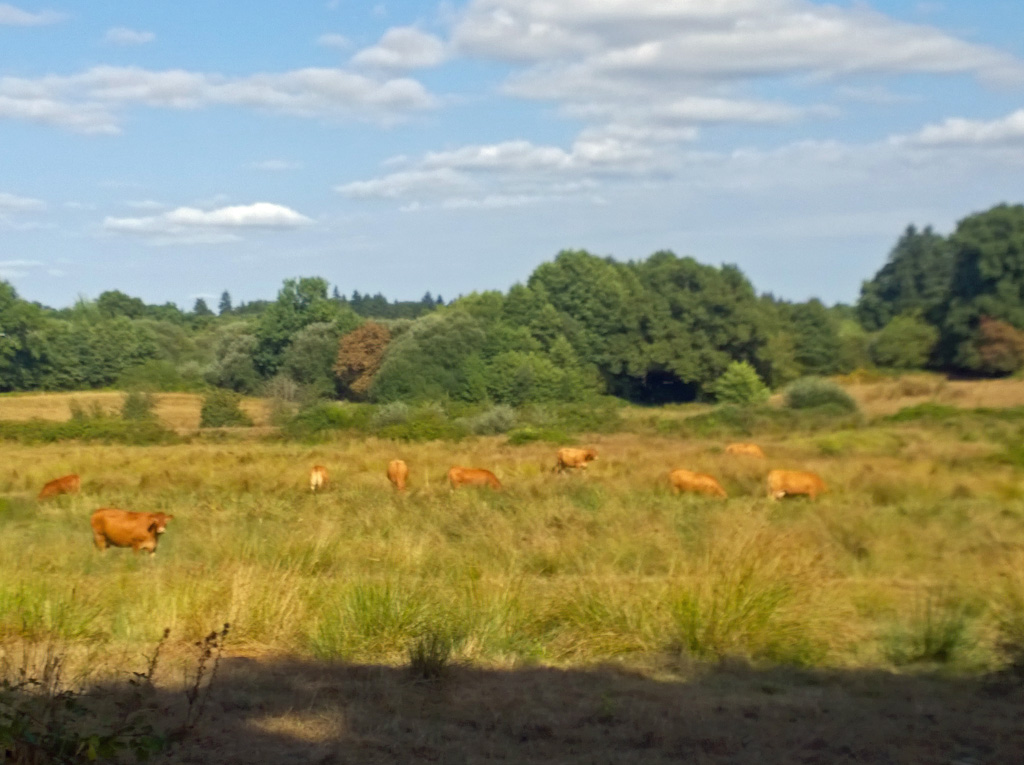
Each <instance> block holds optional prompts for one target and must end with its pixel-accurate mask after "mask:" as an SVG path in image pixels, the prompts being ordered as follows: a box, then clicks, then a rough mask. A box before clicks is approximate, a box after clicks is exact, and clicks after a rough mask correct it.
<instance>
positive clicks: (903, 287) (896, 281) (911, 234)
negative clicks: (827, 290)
mask: <svg viewBox="0 0 1024 765" xmlns="http://www.w3.org/2000/svg"><path fill="white" fill-rule="evenodd" d="M953 257H954V256H953V248H952V246H951V245H950V242H949V241H948V240H947V239H945V238H944V237H942V236H940V235H938V234H936V233H935V232H933V231H932V229H931V227H925V229H924V230H923V231H920V232H919V231H918V230H917V229H916V228H915V227H914V226H908V227H907V230H906V231H904V232H903V236H901V237H900V239H899V241H897V242H896V246H895V247H893V249H892V251H891V252H890V253H889V259H888V260H887V261H886V263H885V265H884V266H882V268H881V270H880V271H879V272H878V273H877V274H875V276H874V277H873V278H872V279H871V280H870V281H866V282H864V283H863V284H862V285H861V289H860V300H858V301H857V318H858V319H859V320H860V322H861V324H863V325H864V327H865V329H868V330H877V329H881V328H882V327H884V326H885V325H886V324H888V323H889V322H890V321H891V320H892V318H893V317H895V316H899V315H900V314H912V313H917V314H919V315H920V316H922V317H924V319H925V320H926V321H928V322H929V323H932V324H935V323H937V322H938V319H939V312H940V311H941V309H942V306H943V305H944V304H945V302H946V301H947V300H948V298H949V291H950V286H951V280H952V276H953Z"/></svg>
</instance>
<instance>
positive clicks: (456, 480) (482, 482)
mask: <svg viewBox="0 0 1024 765" xmlns="http://www.w3.org/2000/svg"><path fill="white" fill-rule="evenodd" d="M448 483H450V484H451V485H452V488H453V489H457V488H459V487H460V486H490V487H491V488H492V489H500V488H501V481H499V480H498V479H497V477H496V476H495V475H494V473H492V472H491V471H490V470H484V469H483V468H466V467H459V466H458V465H453V466H452V468H451V469H450V470H449V471H448Z"/></svg>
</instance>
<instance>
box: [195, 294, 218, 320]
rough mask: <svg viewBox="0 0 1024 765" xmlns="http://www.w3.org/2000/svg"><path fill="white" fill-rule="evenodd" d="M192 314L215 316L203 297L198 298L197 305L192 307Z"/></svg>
mask: <svg viewBox="0 0 1024 765" xmlns="http://www.w3.org/2000/svg"><path fill="white" fill-rule="evenodd" d="M192 313H193V314H194V315H196V316H213V311H211V310H210V307H209V306H208V305H206V301H205V300H204V299H203V298H201V297H199V298H196V302H195V305H193V306H192Z"/></svg>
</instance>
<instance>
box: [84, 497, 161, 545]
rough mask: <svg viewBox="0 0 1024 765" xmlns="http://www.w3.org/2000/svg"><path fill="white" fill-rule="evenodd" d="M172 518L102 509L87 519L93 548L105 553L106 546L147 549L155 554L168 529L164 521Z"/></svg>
mask: <svg viewBox="0 0 1024 765" xmlns="http://www.w3.org/2000/svg"><path fill="white" fill-rule="evenodd" d="M173 517H174V516H173V515H167V514H166V513H133V512H129V511H128V510H116V509H114V508H110V507H101V508H100V509H99V510H97V511H96V512H95V513H93V514H92V517H91V518H90V519H89V524H90V525H91V526H92V539H93V542H95V543H96V547H98V548H99V549H100V550H106V549H107V546H108V545H113V546H114V547H130V548H132V550H133V551H135V552H136V553H137V552H138V551H139V550H148V551H149V554H150V555H156V543H157V542H158V541H159V540H160V535H161V534H163V533H164V531H165V530H166V529H167V521H169V520H171V518H173Z"/></svg>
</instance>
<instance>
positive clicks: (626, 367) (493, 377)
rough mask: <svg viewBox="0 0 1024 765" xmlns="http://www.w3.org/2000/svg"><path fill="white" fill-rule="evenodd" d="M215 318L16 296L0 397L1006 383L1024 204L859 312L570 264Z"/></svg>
mask: <svg viewBox="0 0 1024 765" xmlns="http://www.w3.org/2000/svg"><path fill="white" fill-rule="evenodd" d="M217 308H218V310H217V312H214V311H213V310H212V309H211V308H210V307H209V306H208V305H207V303H206V301H205V300H204V299H201V298H200V299H198V300H197V301H196V303H195V305H194V306H193V309H192V310H191V311H182V310H180V309H179V308H178V307H177V306H176V305H174V304H173V303H166V304H164V305H147V304H146V303H144V302H143V301H142V300H140V299H139V298H135V297H131V296H128V295H126V294H124V293H122V292H119V291H108V292H104V293H103V294H101V295H100V296H99V297H98V298H97V299H96V300H93V301H87V300H80V301H78V302H77V303H76V304H75V305H73V306H71V307H69V308H64V309H51V308H47V307H45V306H41V305H38V304H35V303H31V302H28V301H25V300H23V299H21V298H20V297H19V296H18V295H17V293H16V291H15V290H14V288H13V287H12V286H11V285H10V284H8V283H6V282H0V390H4V391H14V390H77V389H86V388H98V387H105V386H114V385H117V386H125V387H143V388H150V389H162V390H188V389H200V388H203V387H209V386H214V387H218V388H225V389H230V390H233V391H237V392H240V393H269V394H271V395H287V396H291V397H299V398H307V399H317V398H321V399H322V398H344V399H350V400H368V401H374V402H393V401H426V400H455V401H466V402H493V403H501V404H509V405H513V406H517V405H522V404H526V403H530V402H542V401H572V400H580V399H585V398H588V397H591V396H594V395H597V394H610V395H613V396H617V397H620V398H624V399H628V400H631V401H636V402H644V403H661V402H671V401H688V400H694V399H714V398H715V396H716V390H721V389H722V388H721V386H718V388H716V381H718V380H719V379H720V378H721V377H722V375H723V373H725V372H726V370H727V369H728V368H729V367H730V365H731V364H734V363H736V362H739V363H742V364H743V365H745V366H747V367H749V368H750V369H752V370H754V371H755V372H756V374H757V376H758V378H760V380H761V381H763V382H764V383H765V384H766V385H768V386H769V387H771V388H779V387H781V386H783V385H785V384H787V383H789V382H791V381H793V380H795V379H797V378H799V377H803V376H808V375H831V374H837V373H848V372H852V371H854V370H856V369H861V368H874V367H877V368H884V369H900V370H907V369H934V370H940V371H947V372H953V373H958V374H969V375H984V376H999V375H1008V374H1013V373H1015V372H1017V371H1019V370H1020V369H1021V368H1022V367H1024V206H1022V205H1015V206H1010V205H999V206H997V207H994V208H992V209H990V210H987V211H985V212H982V213H977V214H974V215H970V216H968V217H966V218H964V219H963V220H962V221H960V222H959V224H958V225H957V227H956V230H955V231H954V232H953V233H952V234H950V235H949V236H948V237H944V236H941V235H939V234H937V233H935V232H934V231H933V230H932V229H931V228H930V227H926V228H924V229H922V230H919V229H917V228H916V227H914V226H908V227H907V229H906V230H905V231H904V232H903V234H902V235H901V236H900V237H899V238H898V240H897V241H896V243H895V245H894V247H893V249H892V250H891V252H890V253H889V255H888V258H887V260H886V262H885V263H884V265H883V266H882V267H881V268H880V270H879V271H878V272H877V273H876V274H875V275H874V276H873V277H872V278H871V279H870V280H868V281H866V282H864V283H863V284H862V286H861V291H860V296H859V299H858V300H857V302H856V304H855V305H852V306H850V305H843V304H839V305H834V306H826V305H824V304H823V303H821V301H819V300H816V299H812V300H808V301H805V302H790V301H786V300H782V299H779V298H776V297H775V296H773V295H771V294H760V295H759V294H758V293H757V292H756V291H755V289H754V287H753V285H752V284H751V283H750V281H749V280H748V279H747V278H746V276H744V274H743V273H742V272H741V271H740V270H739V269H738V268H736V267H735V266H731V265H724V266H721V267H714V266H709V265H705V264H701V263H699V262H698V261H696V260H695V259H694V258H692V257H679V256H677V255H675V254H674V253H672V252H668V251H662V252H656V253H654V254H653V255H651V256H650V257H648V258H646V259H644V260H638V261H629V262H620V261H616V260H614V259H612V258H609V257H600V256H597V255H593V254H591V253H588V252H585V251H582V250H567V251H563V252H561V253H559V254H558V255H557V256H556V257H555V258H554V259H553V260H552V261H550V262H547V263H543V264H541V265H540V266H539V267H537V268H536V269H535V270H534V272H533V273H532V274H530V276H529V278H528V279H527V280H526V281H525V283H521V284H516V285H515V286H513V287H511V288H510V289H509V290H508V291H507V292H500V291H486V292H479V293H473V294H470V295H467V296H462V297H459V298H458V299H456V300H454V301H452V302H450V303H447V304H446V303H445V302H444V300H443V299H441V298H440V297H437V298H435V297H433V296H432V295H431V294H430V293H429V292H428V293H426V294H425V295H424V297H423V298H422V299H421V300H419V301H388V300H387V299H386V298H385V297H384V296H383V295H380V294H377V295H373V296H369V295H361V294H360V293H359V292H353V293H352V294H351V296H344V295H342V294H341V293H340V292H339V290H338V288H337V287H334V289H333V291H332V290H330V285H329V284H328V282H327V281H326V280H325V279H322V278H319V277H304V278H297V279H288V280H286V281H285V282H284V284H283V285H282V287H281V289H280V291H279V292H278V294H277V297H276V299H275V300H272V301H253V302H251V303H241V304H239V305H233V303H232V300H231V296H230V294H229V293H228V292H227V291H225V292H224V293H223V294H222V295H221V298H220V301H219V303H218V305H217Z"/></svg>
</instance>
